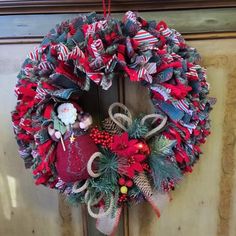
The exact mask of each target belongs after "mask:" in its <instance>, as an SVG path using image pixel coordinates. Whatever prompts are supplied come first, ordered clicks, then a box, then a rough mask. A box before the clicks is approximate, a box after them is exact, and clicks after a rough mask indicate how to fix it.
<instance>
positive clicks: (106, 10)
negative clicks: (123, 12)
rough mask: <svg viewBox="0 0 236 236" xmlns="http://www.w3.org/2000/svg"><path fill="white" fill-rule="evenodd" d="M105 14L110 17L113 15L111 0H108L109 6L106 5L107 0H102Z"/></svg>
mask: <svg viewBox="0 0 236 236" xmlns="http://www.w3.org/2000/svg"><path fill="white" fill-rule="evenodd" d="M102 7H103V15H104V17H107V16H108V17H109V16H110V15H111V0H108V6H106V0H102Z"/></svg>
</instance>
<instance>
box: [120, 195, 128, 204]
mask: <svg viewBox="0 0 236 236" xmlns="http://www.w3.org/2000/svg"><path fill="white" fill-rule="evenodd" d="M127 201H128V196H127V194H122V195H120V196H119V199H118V204H119V205H122V204H123V203H124V202H127Z"/></svg>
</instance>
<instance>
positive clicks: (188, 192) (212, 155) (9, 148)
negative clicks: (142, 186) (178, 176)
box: [0, 8, 236, 236]
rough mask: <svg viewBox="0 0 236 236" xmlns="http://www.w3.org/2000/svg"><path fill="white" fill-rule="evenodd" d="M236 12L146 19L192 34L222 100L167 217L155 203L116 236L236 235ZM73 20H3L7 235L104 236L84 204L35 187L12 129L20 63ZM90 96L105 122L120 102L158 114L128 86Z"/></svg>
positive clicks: (0, 79)
mask: <svg viewBox="0 0 236 236" xmlns="http://www.w3.org/2000/svg"><path fill="white" fill-rule="evenodd" d="M235 14H236V9H234V8H233V9H218V10H213V9H212V10H211V9H209V10H201V11H197V10H191V11H174V12H173V11H171V12H158V13H154V12H152V13H143V15H145V17H148V18H152V19H157V20H160V19H162V18H165V20H166V21H167V22H168V23H169V24H170V25H171V26H173V27H174V28H176V29H177V30H179V31H181V32H184V33H185V35H186V38H187V39H188V42H189V44H190V45H192V46H193V47H196V48H197V49H198V51H199V52H200V53H201V55H202V58H203V61H202V64H203V65H204V66H205V67H207V69H208V81H209V83H210V84H211V96H214V97H217V100H218V102H217V104H216V105H215V107H214V110H213V111H212V113H211V118H212V135H211V136H210V137H209V138H208V140H207V143H206V144H205V145H204V147H203V152H204V154H203V155H202V157H201V161H200V162H199V163H198V164H197V165H196V166H195V168H194V172H193V173H192V174H191V175H189V176H186V177H187V178H185V180H184V181H183V183H182V184H181V185H180V187H179V188H178V189H176V190H175V192H174V193H173V200H172V202H171V203H170V204H169V205H168V206H167V207H166V209H165V210H164V213H163V215H162V216H161V218H160V219H157V218H156V216H155V215H154V213H153V211H152V209H151V208H150V206H149V205H148V204H143V205H141V206H135V207H133V208H131V209H129V210H127V209H126V211H125V212H124V214H123V217H122V221H121V222H120V227H119V229H118V232H117V235H119V236H123V235H125V236H128V235H129V236H235V235H236V224H235V222H236V146H235V142H236V46H235V45H236V33H235V32H233V31H234V30H235V29H236V18H235V16H234V15H235ZM73 16H74V15H62V14H58V15H49V16H45V15H28V16H13V15H12V16H0V29H1V30H0V31H1V33H0V89H1V91H0V236H19V235H20V236H21V235H22V236H29V235H39V236H75V235H76V236H87V235H89V236H97V235H101V234H99V233H98V232H97V231H96V229H95V226H94V225H95V224H94V223H95V222H94V220H93V219H91V218H90V217H89V216H88V215H87V213H86V210H85V209H84V207H83V206H82V207H70V206H69V205H68V204H67V203H66V202H65V201H64V198H63V196H61V195H59V194H58V193H57V192H55V191H52V190H49V189H46V188H44V187H41V186H39V187H36V186H35V185H34V183H33V180H32V178H31V174H30V171H26V170H24V166H23V161H22V160H21V159H20V158H19V157H18V153H17V145H16V142H15V140H14V135H13V131H12V126H11V118H10V112H11V110H13V108H14V105H15V103H16V99H15V97H14V93H13V88H14V85H15V82H16V75H17V73H18V71H19V69H20V66H21V63H22V62H23V61H24V59H25V58H26V55H27V53H28V52H29V51H30V50H31V49H32V48H34V46H35V45H37V43H38V42H39V41H40V40H41V38H40V36H41V35H43V34H45V33H46V32H47V31H49V29H50V28H52V27H53V26H54V25H55V23H56V22H60V21H61V20H62V19H66V18H68V17H70V18H71V17H73ZM196 19H198V20H199V24H196ZM186 22H188V24H187V25H186ZM22 25H23V26H22ZM219 31H232V32H227V33H224V32H219ZM235 31H236V30H235ZM193 33H195V34H193ZM1 35H2V36H1ZM15 36H20V37H23V36H24V38H15ZM25 36H27V38H25ZM88 97H89V99H88V98H85V99H84V102H85V103H86V106H89V107H91V106H92V104H96V105H95V106H94V107H96V110H93V113H96V114H99V115H98V116H97V118H98V119H99V118H101V117H102V116H103V115H104V112H105V111H106V110H107V107H108V106H109V104H110V103H112V102H114V101H121V102H124V103H125V104H126V105H127V106H128V107H129V108H130V109H131V110H132V111H133V112H134V113H137V112H149V111H150V110H151V106H150V104H149V102H148V96H147V93H146V91H145V89H144V88H142V87H140V86H139V85H137V84H135V83H131V82H128V81H117V82H116V83H114V86H113V88H112V90H110V91H109V92H104V91H101V90H98V89H96V88H93V89H92V91H91V92H90V93H89V95H88Z"/></svg>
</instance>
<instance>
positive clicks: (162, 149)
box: [151, 135, 176, 157]
mask: <svg viewBox="0 0 236 236" xmlns="http://www.w3.org/2000/svg"><path fill="white" fill-rule="evenodd" d="M175 145H176V140H170V139H168V138H166V137H165V136H163V135H162V136H160V137H159V138H157V139H156V140H155V141H154V142H153V145H152V148H151V149H152V153H153V154H156V155H157V156H162V157H166V156H169V155H172V154H173V147H174V146H175Z"/></svg>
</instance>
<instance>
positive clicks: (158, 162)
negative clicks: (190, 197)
mask: <svg viewBox="0 0 236 236" xmlns="http://www.w3.org/2000/svg"><path fill="white" fill-rule="evenodd" d="M148 160H149V165H150V168H151V171H152V172H151V175H152V178H153V184H154V187H155V188H156V189H157V190H158V191H161V192H163V191H164V190H163V184H168V183H169V182H170V181H171V182H173V183H174V184H178V183H179V182H180V181H181V179H182V177H183V176H182V173H181V170H180V169H179V167H178V166H177V165H176V163H173V162H170V161H169V160H168V159H166V158H163V157H158V156H156V155H151V156H150V157H149V158H148Z"/></svg>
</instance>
